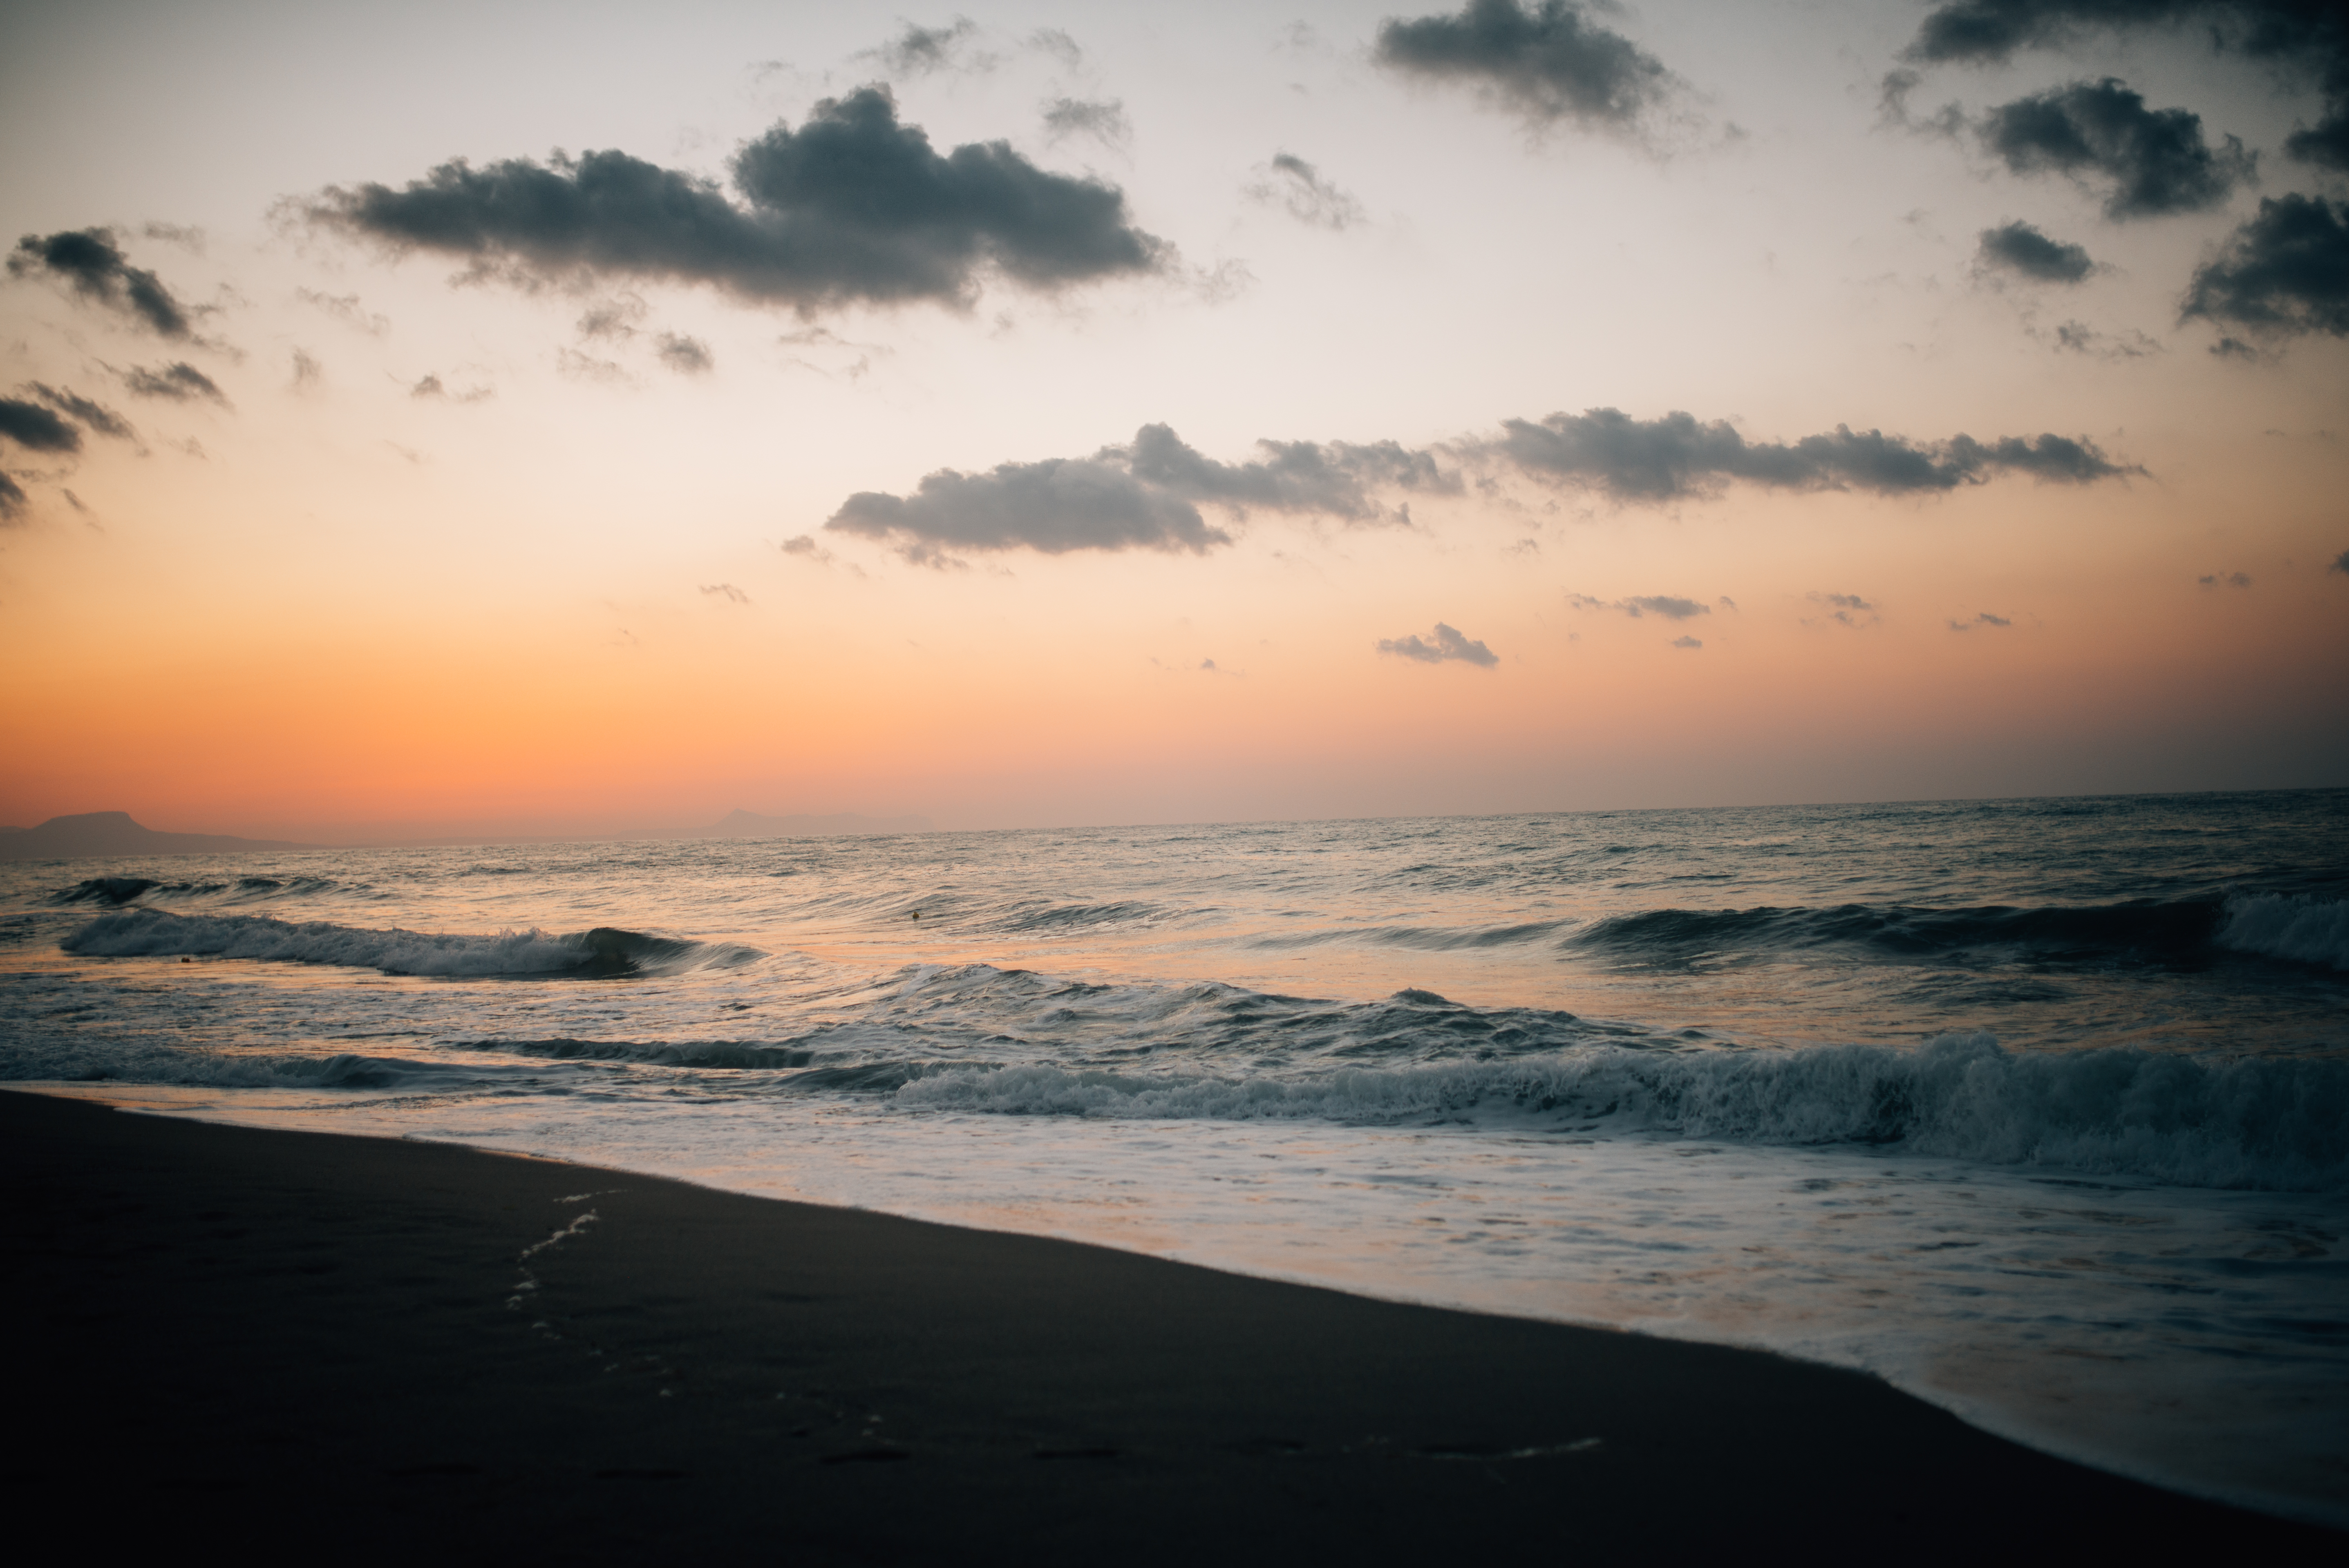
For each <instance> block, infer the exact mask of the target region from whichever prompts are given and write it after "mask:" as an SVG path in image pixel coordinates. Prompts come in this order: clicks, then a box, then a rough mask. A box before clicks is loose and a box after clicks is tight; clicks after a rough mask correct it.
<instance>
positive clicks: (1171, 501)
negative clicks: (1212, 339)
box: [824, 425, 1460, 561]
mask: <svg viewBox="0 0 2349 1568" xmlns="http://www.w3.org/2000/svg"><path fill="white" fill-rule="evenodd" d="M1257 450H1258V451H1259V452H1261V453H1262V454H1263V455H1262V456H1261V457H1260V458H1257V459H1255V460H1253V461H1249V462H1242V463H1225V462H1218V461H1216V459H1213V458H1210V457H1206V456H1205V455H1204V454H1202V453H1201V452H1199V451H1198V450H1197V449H1195V448H1193V447H1191V446H1189V445H1187V444H1186V443H1185V441H1184V440H1183V439H1182V438H1181V437H1179V436H1177V435H1175V433H1174V431H1173V430H1172V429H1171V428H1168V427H1166V426H1164V425H1144V426H1143V428H1141V429H1139V430H1137V431H1135V432H1134V437H1133V442H1132V443H1131V444H1130V445H1126V446H1113V447H1103V448H1102V449H1101V450H1100V451H1098V452H1096V453H1094V454H1093V455H1092V457H1090V458H1053V459H1046V460H1045V461H1042V462H1034V463H1003V464H1000V465H999V466H998V467H996V468H995V469H992V470H990V471H988V472H986V473H972V474H967V473H961V472H958V471H957V470H955V469H940V470H939V471H937V472H936V473H934V474H930V475H928V476H927V477H926V478H925V479H924V480H922V481H921V484H920V486H919V488H918V489H917V490H916V493H915V494H913V495H911V496H903V497H900V496H894V495H885V494H881V493H878V492H875V491H872V490H865V491H860V492H859V493H857V494H855V495H853V496H851V497H849V498H848V500H846V501H845V502H843V504H842V506H841V508H840V510H839V511H837V512H835V513H834V514H833V517H832V518H831V520H830V521H827V522H826V523H825V524H824V526H825V527H826V528H830V529H839V530H842V531H845V532H849V533H861V534H864V535H865V536H867V537H869V538H874V539H884V538H894V539H895V540H897V541H898V542H899V543H900V547H901V548H902V549H903V550H905V552H906V553H907V554H908V556H909V557H910V558H913V559H917V560H924V561H929V560H932V559H935V557H936V552H937V551H939V550H943V549H954V548H960V549H969V550H1009V549H1014V548H1017V547H1020V546H1025V547H1027V548H1029V549H1031V550H1040V551H1042V552H1046V553H1047V554H1059V553H1061V552H1065V551H1071V550H1127V549H1137V548H1138V549H1146V550H1168V551H1185V550H1187V551H1193V552H1205V551H1206V550H1209V549H1211V548H1213V547H1214V546H1216V545H1218V544H1228V543H1230V542H1231V536H1230V535H1229V534H1226V533H1225V532H1224V531H1222V530H1220V529H1217V528H1212V527H1210V526H1208V524H1207V523H1206V520H1205V519H1204V518H1202V517H1201V516H1200V515H1199V511H1198V507H1199V505H1201V504H1206V505H1212V506H1217V507H1221V508H1223V509H1224V510H1226V511H1229V512H1231V513H1232V514H1234V515H1235V516H1240V517H1245V516H1246V515H1247V512H1248V511H1249V509H1251V508H1261V509H1263V510H1265V511H1282V512H1299V513H1318V514H1320V515H1323V516H1330V517H1338V518H1342V519H1344V520H1346V521H1350V522H1363V523H1371V522H1394V521H1408V513H1407V512H1400V511H1399V512H1389V511H1385V510H1384V509H1382V508H1381V506H1380V505H1379V504H1378V501H1377V500H1376V496H1377V493H1378V492H1379V491H1381V490H1418V491H1428V492H1436V493H1447V494H1448V493H1453V492H1455V491H1457V490H1459V489H1460V481H1459V478H1458V476H1457V475H1454V474H1451V473H1447V472H1445V471H1444V470H1443V469H1440V468H1439V467H1438V466H1437V465H1436V461H1435V459H1434V458H1433V456H1432V455H1431V454H1429V453H1427V452H1423V451H1414V450H1412V449H1407V448H1404V447H1402V445H1400V444H1398V443H1396V442H1393V441H1379V442H1374V443H1372V444H1371V445H1369V446H1354V445H1351V444H1350V443H1348V442H1344V441H1332V442H1329V443H1326V444H1324V443H1317V442H1313V441H1259V442H1257Z"/></svg>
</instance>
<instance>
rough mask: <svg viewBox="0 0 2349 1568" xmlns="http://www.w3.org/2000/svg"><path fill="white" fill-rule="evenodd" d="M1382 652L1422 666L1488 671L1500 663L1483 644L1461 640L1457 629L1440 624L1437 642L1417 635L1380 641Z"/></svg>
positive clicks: (1436, 626)
mask: <svg viewBox="0 0 2349 1568" xmlns="http://www.w3.org/2000/svg"><path fill="white" fill-rule="evenodd" d="M1379 652H1381V653H1382V654H1392V655H1395V656H1396V657H1397V658H1403V659H1416V660H1418V661H1419V662H1420V663H1421V664H1423V665H1441V664H1448V663H1454V662H1456V663H1459V664H1464V665H1475V666H1476V667H1477V668H1479V669H1485V670H1489V669H1491V668H1492V667H1493V666H1494V665H1497V664H1499V663H1500V662H1501V660H1500V656H1499V655H1496V654H1495V653H1494V652H1493V650H1492V649H1490V648H1488V647H1486V646H1485V645H1484V644H1483V643H1482V642H1478V641H1475V640H1472V639H1470V638H1468V637H1464V636H1462V635H1461V634H1460V633H1459V631H1458V630H1457V629H1456V628H1454V627H1451V626H1447V625H1445V624H1444V623H1443V622H1441V621H1438V622H1437V623H1435V641H1433V642H1432V643H1431V642H1428V641H1427V640H1426V639H1425V638H1423V637H1422V636H1420V635H1419V634H1417V633H1415V632H1414V633H1413V634H1411V635H1410V636H1408V637H1381V638H1380V639H1379Z"/></svg>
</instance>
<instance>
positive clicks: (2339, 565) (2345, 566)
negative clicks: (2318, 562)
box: [2324, 550, 2349, 577]
mask: <svg viewBox="0 0 2349 1568" xmlns="http://www.w3.org/2000/svg"><path fill="white" fill-rule="evenodd" d="M2324 570H2326V571H2327V572H2338V573H2341V574H2342V575H2343V576H2344V577H2349V550H2344V551H2343V552H2341V553H2340V554H2338V555H2336V556H2334V557H2333V564H2332V565H2330V566H2328V567H2326V568H2325V569H2324Z"/></svg>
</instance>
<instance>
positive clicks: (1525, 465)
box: [824, 408, 2144, 615]
mask: <svg viewBox="0 0 2349 1568" xmlns="http://www.w3.org/2000/svg"><path fill="white" fill-rule="evenodd" d="M1502 430H1503V433H1502V435H1501V436H1500V437H1499V438H1487V439H1482V440H1471V441H1464V442H1459V443H1455V444H1454V445H1452V446H1451V447H1449V448H1448V449H1447V451H1448V453H1449V455H1451V456H1453V457H1454V458H1455V459H1463V460H1464V461H1466V462H1469V463H1472V464H1475V465H1477V466H1479V467H1483V468H1487V469H1507V470H1511V471H1514V472H1515V473H1516V474H1518V475H1521V476H1523V477H1526V478H1530V479H1533V480H1538V481H1540V482H1542V483H1545V484H1550V485H1577V486H1582V487H1587V488H1589V489H1595V490H1599V491H1601V492H1603V493H1605V494H1607V495H1609V496H1610V497H1612V498H1613V499H1615V500H1619V501H1625V502H1657V501H1670V500H1679V499H1682V498H1684V497H1702V496H1709V495H1712V494H1714V493H1716V492H1717V491H1719V490H1722V489H1723V488H1724V487H1725V486H1726V485H1728V484H1729V483H1730V482H1731V481H1733V480H1742V481H1744V482H1748V483H1754V484H1760V485H1764V486H1769V487H1772V488H1775V489H1782V490H1868V491H1871V492H1873V493H1876V494H1879V495H1913V494H1934V493H1940V492H1943V491H1948V490H1955V489H1958V488H1960V487H1961V486H1965V485H1975V484H1982V483H1986V482H1988V481H1989V480H1992V479H1993V478H1996V477H1997V476H1999V475H2000V474H2002V473H2022V474H2028V475H2031V476H2032V477H2033V478H2035V479H2038V480H2044V481H2049V482H2054V483H2064V484H2091V483H2095V482H2096V481H2098V480H2108V479H2117V478H2121V477H2124V476H2126V475H2129V474H2139V473H2143V472H2144V470H2143V469H2139V468H2136V467H2131V466H2124V465H2122V464H2119V463H2116V462H2114V461H2112V460H2111V459H2108V458H2107V457H2106V456H2105V454H2104V453H2103V452H2102V451H2101V450H2099V449H2097V447H2096V445H2095V443H2094V442H2093V441H2090V440H2088V439H2086V438H2072V437H2067V436H2058V435H2054V434H2052V433H2051V434H2042V435H2039V436H2033V437H2023V436H2002V437H2000V438H1997V439H1995V440H1992V441H1978V440H1976V439H1974V438H1972V437H1971V436H1964V435H1960V436H1953V437H1951V438H1949V439H1948V440H1946V441H1939V442H1932V443H1920V442H1916V441H1911V440H1909V439H1907V438H1903V437H1899V436H1887V435H1885V434H1884V433H1883V432H1882V431H1880V430H1868V431H1864V432H1854V431H1853V430H1851V429H1850V428H1847V427H1844V426H1837V428H1836V429H1835V430H1834V431H1833V432H1832V433H1830V434H1826V435H1819V436H1806V437H1804V438H1801V439H1800V440H1797V441H1795V442H1792V443H1787V442H1778V441H1748V440H1747V439H1746V438H1744V436H1742V435H1740V434H1739V433H1738V432H1737V430H1736V429H1735V428H1733V427H1732V426H1730V425H1729V424H1728V423H1727V421H1725V420H1716V421H1714V422H1713V423H1712V424H1709V425H1707V424H1700V423H1699V422H1698V421H1697V420H1696V419H1695V418H1694V417H1692V416H1691V415H1688V414H1683V413H1671V414H1666V415H1664V416H1662V417H1661V418H1655V419H1644V420H1643V419H1634V418H1630V416H1628V415H1626V414H1623V413H1621V412H1619V410H1616V409H1613V408H1593V409H1589V410H1588V411H1586V412H1584V413H1581V414H1552V415H1550V416H1549V417H1548V418H1546V419H1542V420H1539V421H1534V420H1526V419H1511V420H1506V421H1505V422H1504V423H1503V426H1502ZM1257 453H1258V454H1259V455H1258V456H1257V457H1256V458H1254V459H1250V460H1248V461H1245V462H1238V463H1226V462H1221V461H1218V460H1216V459H1213V458H1210V457H1207V456H1206V455H1205V454H1203V453H1201V452H1200V451H1198V450H1197V449H1195V448H1193V447H1191V446H1190V445H1188V444H1187V443H1185V441H1184V440H1183V439H1182V438H1180V437H1178V436H1177V435H1175V433H1174V430H1173V429H1172V428H1169V427H1167V426H1165V425H1144V426H1143V428H1141V429H1139V430H1137V431H1135V432H1134V438H1133V441H1132V442H1131V443H1129V444H1127V445H1124V446H1109V447H1103V448H1102V449H1100V450H1099V451H1097V452H1095V453H1093V454H1092V456H1091V457H1087V458H1050V459H1044V460H1042V461H1040V462H1009V463H1001V464H999V465H997V466H996V467H995V468H993V469H988V470H987V471H985V472H978V473H965V472H962V471H961V470H959V469H938V470H937V471H936V472H935V473H932V474H929V475H927V476H926V477H925V478H924V479H923V480H921V482H920V484H919V485H918V486H917V487H916V490H915V491H914V493H913V494H911V495H904V496H900V495H893V494H888V493H885V492H883V491H877V490H860V491H858V492H857V493H855V494H854V495H852V496H850V497H849V498H848V499H847V500H845V501H843V502H842V503H841V506H840V509H839V510H838V511H835V512H834V513H833V515H832V517H831V518H830V519H829V520H827V521H825V523H824V527H825V528H826V529H827V530H832V531H838V532H843V533H852V534H858V535H862V536H863V537H865V538H868V539H876V540H883V541H886V542H890V543H892V544H894V545H895V547H896V548H897V549H898V550H899V551H900V552H902V553H904V554H905V556H906V557H907V558H908V559H909V560H914V561H918V562H928V563H932V564H937V563H941V562H944V561H946V560H947V559H949V557H948V556H947V554H946V553H945V552H951V551H954V550H1013V549H1020V548H1025V549H1030V550H1036V551H1040V552H1044V553H1046V554H1053V555H1057V554H1061V553H1064V552H1069V551H1072V550H1112V551H1114V550H1130V549H1143V550H1162V551H1169V552H1192V553H1204V552H1206V551H1208V550H1211V549H1213V548H1215V547H1216V546H1217V545H1222V544H1229V543H1230V542H1232V541H1231V535H1230V534H1228V533H1226V531H1223V530H1222V529H1220V528H1216V527H1214V526H1211V525H1210V524H1209V523H1208V522H1207V521H1206V519H1205V518H1204V517H1203V516H1202V515H1201V514H1200V511H1199V508H1200V507H1201V506H1215V507H1218V508H1221V509H1223V510H1224V511H1227V512H1228V513H1230V514H1231V515H1232V516H1234V517H1236V518H1244V517H1246V516H1247V514H1248V512H1249V511H1252V510H1259V509H1260V510H1263V511H1277V512H1285V513H1291V514H1303V515H1317V516H1322V517H1332V518H1336V519H1339V520H1340V521H1345V522H1349V523H1355V524H1379V523H1402V522H1408V521H1410V509H1409V507H1408V506H1407V505H1405V506H1401V507H1396V508H1392V509H1390V508H1389V507H1388V506H1387V505H1386V504H1385V503H1384V500H1383V499H1382V498H1384V497H1385V496H1388V495H1390V494H1392V493H1394V492H1397V491H1403V492H1410V493H1413V494H1420V495H1456V494H1460V493H1462V492H1463V490H1464V489H1465V486H1464V482H1463V480H1462V478H1461V475H1460V473H1459V472H1458V471H1457V470H1455V469H1446V468H1445V467H1444V466H1443V465H1442V463H1440V462H1439V460H1438V459H1437V456H1436V454H1435V452H1433V451H1432V450H1428V449H1418V448H1411V447H1405V446H1403V445H1402V443H1401V442H1398V441H1393V440H1383V441H1374V442H1371V443H1369V444H1367V445H1359V446H1358V445H1355V444H1353V443H1350V442H1346V441H1330V442H1315V441H1270V440H1265V441H1258V442H1257ZM1593 603H1597V602H1596V601H1593ZM1625 603H1636V604H1637V605H1639V606H1640V607H1641V608H1642V609H1644V610H1645V611H1647V612H1649V613H1652V614H1667V615H1669V614H1672V612H1671V610H1670V609H1668V608H1667V606H1668V605H1671V604H1678V603H1688V604H1691V605H1692V606H1693V607H1692V610H1691V611H1690V612H1689V613H1691V614H1700V613H1705V612H1704V607H1703V606H1702V605H1694V603H1693V601H1681V600H1672V599H1669V598H1663V597H1659V598H1655V599H1643V600H1638V601H1626V602H1625ZM1609 607H1618V606H1609ZM1632 613H1633V614H1638V613H1640V610H1634V611H1633V612H1632Z"/></svg>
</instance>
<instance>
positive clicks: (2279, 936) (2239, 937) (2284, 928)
mask: <svg viewBox="0 0 2349 1568" xmlns="http://www.w3.org/2000/svg"><path fill="white" fill-rule="evenodd" d="M2219 945H2220V946H2221V947H2231V948H2233V949H2234V950H2235V951H2236V952H2238V953H2257V954H2263V955H2264V956H2266V957H2270V958H2289V959H2292V960H2294V961H2296V962H2298V963H2302V964H2321V965H2323V966H2324V967H2326V968H2328V969H2344V970H2349V900H2343V899H2317V898H2292V897H2290V896H2288V895H2281V894H2274V893H2261V894H2258V895H2256V896H2252V897H2249V898H2234V899H2230V900H2228V901H2227V920H2226V923H2225V924H2224V925H2222V926H2220V928H2219Z"/></svg>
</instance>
